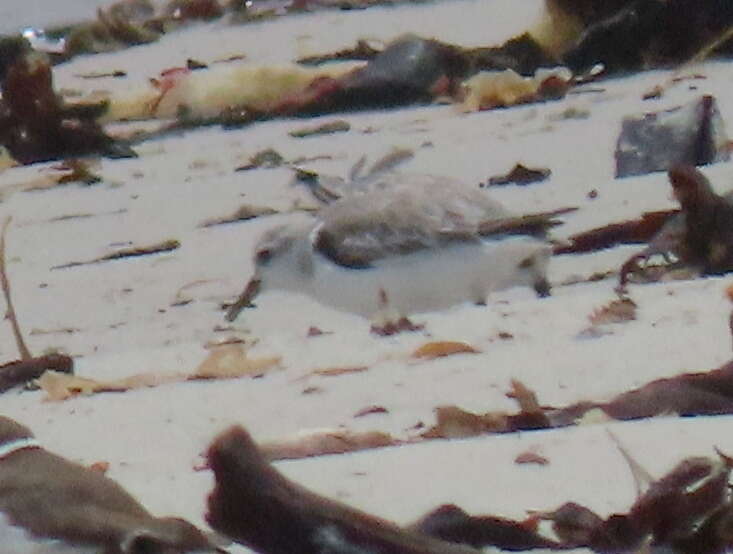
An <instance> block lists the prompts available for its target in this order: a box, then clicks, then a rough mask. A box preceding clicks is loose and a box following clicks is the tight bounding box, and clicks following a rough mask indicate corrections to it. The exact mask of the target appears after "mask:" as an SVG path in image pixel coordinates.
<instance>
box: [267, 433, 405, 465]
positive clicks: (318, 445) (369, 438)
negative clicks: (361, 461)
mask: <svg viewBox="0 0 733 554" xmlns="http://www.w3.org/2000/svg"><path fill="white" fill-rule="evenodd" d="M399 444H402V442H401V441H399V440H397V439H395V438H394V437H392V436H391V435H390V434H389V433H384V432H382V431H351V430H349V429H342V428H338V429H318V430H314V431H301V432H299V433H298V434H297V435H296V436H294V437H291V438H287V439H282V440H278V441H272V442H266V443H263V444H261V445H260V450H261V452H262V454H263V456H264V457H265V458H266V459H268V460H270V461H275V460H299V459H302V458H311V457H313V456H329V455H333V454H346V453H347V452H358V451H360V450H372V449H375V448H385V447H387V446H397V445H399Z"/></svg>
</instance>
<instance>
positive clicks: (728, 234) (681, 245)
mask: <svg viewBox="0 0 733 554" xmlns="http://www.w3.org/2000/svg"><path fill="white" fill-rule="evenodd" d="M668 176H669V180H670V183H671V185H672V191H673V193H674V196H675V198H676V199H677V201H678V202H679V203H680V207H681V213H680V214H679V215H676V216H674V217H672V218H670V219H669V220H668V222H667V223H666V224H665V225H664V226H663V227H662V229H661V230H660V231H659V232H658V233H657V234H656V235H655V236H654V238H653V239H652V240H651V241H650V242H649V246H648V247H647V248H646V249H644V250H643V251H641V252H640V253H639V254H636V255H634V256H632V257H631V258H629V259H628V260H627V261H626V262H625V263H624V264H623V266H622V267H621V271H620V276H619V286H620V288H621V289H623V288H624V287H625V286H626V284H627V283H628V282H629V280H630V278H631V277H632V276H634V275H636V274H638V273H644V272H643V271H642V268H641V267H640V264H641V263H642V262H646V261H648V260H649V259H650V258H652V257H653V256H662V257H663V258H664V259H665V260H667V261H669V262H670V263H669V264H668V265H669V267H670V269H678V268H688V269H690V270H691V272H690V273H691V274H693V275H695V274H702V275H719V274H723V273H726V272H728V271H731V270H732V269H733V195H731V194H730V193H729V194H726V195H725V196H721V195H719V194H717V193H716V192H715V191H714V190H713V188H712V186H711V184H710V181H708V179H707V177H705V175H704V174H703V173H702V172H701V171H700V170H698V169H696V168H694V167H692V166H685V165H681V166H675V167H673V168H672V169H670V170H669V172H668Z"/></svg>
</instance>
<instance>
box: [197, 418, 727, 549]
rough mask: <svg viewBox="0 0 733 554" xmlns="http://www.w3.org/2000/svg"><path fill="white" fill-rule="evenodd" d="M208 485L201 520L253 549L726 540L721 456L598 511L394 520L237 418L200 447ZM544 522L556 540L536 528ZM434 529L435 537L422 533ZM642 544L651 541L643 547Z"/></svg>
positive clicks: (721, 545)
mask: <svg viewBox="0 0 733 554" xmlns="http://www.w3.org/2000/svg"><path fill="white" fill-rule="evenodd" d="M207 457H208V466H209V467H210V468H211V469H213V471H214V475H215V478H216V486H215V488H214V491H213V492H212V493H211V495H210V496H209V513H208V514H207V520H208V522H209V523H210V524H211V526H212V527H213V528H214V529H216V530H217V531H219V532H221V533H223V534H225V535H227V536H229V537H231V538H232V539H233V540H235V541H237V542H239V543H241V544H244V545H245V546H248V547H250V548H252V549H254V550H256V551H257V552H261V553H263V554H285V553H286V552H288V553H289V552H292V549H293V547H294V545H297V548H298V551H299V552H304V553H308V554H316V553H322V552H323V551H324V549H323V543H324V542H325V541H327V544H331V545H333V546H332V547H329V552H330V551H333V552H340V553H341V552H343V553H345V552H350V553H352V552H371V551H373V550H374V549H379V550H380V551H381V552H390V553H393V554H437V553H438V552H440V553H443V554H453V553H464V554H476V553H478V552H480V550H476V549H480V548H485V547H497V548H500V549H503V550H510V551H526V550H532V549H537V548H544V549H548V550H553V551H554V550H558V551H559V550H568V549H572V548H582V547H585V548H588V549H590V550H591V551H593V552H597V553H598V554H610V553H615V554H639V553H641V552H647V551H651V552H674V553H676V554H723V553H724V552H728V551H729V549H730V547H731V545H732V543H731V538H730V533H729V531H728V530H729V522H730V521H731V518H733V495H732V494H731V491H730V488H729V485H728V481H729V478H730V473H731V467H732V464H731V459H730V458H729V457H727V456H725V455H723V454H720V453H719V455H718V457H717V458H705V457H693V458H687V459H685V460H683V461H682V462H680V463H679V464H678V465H677V466H675V467H674V468H673V469H672V470H671V471H670V472H669V473H667V474H666V475H664V476H663V477H662V478H660V479H658V480H656V481H652V482H651V484H650V486H649V488H648V489H647V491H646V492H645V493H643V494H642V495H640V496H639V498H638V499H637V500H636V502H634V504H633V505H632V506H631V508H630V509H629V511H628V512H626V513H618V514H612V515H611V516H609V517H608V518H605V519H604V518H603V517H601V516H599V515H597V514H596V513H594V512H593V511H592V510H590V509H588V508H586V507H584V506H582V505H579V504H576V503H573V502H567V503H565V504H563V505H562V506H561V507H560V508H558V509H557V510H553V511H550V512H540V513H536V512H535V513H533V514H532V515H531V516H530V517H529V518H528V519H527V520H525V521H513V520H510V519H506V518H503V517H498V516H494V515H481V516H471V515H469V514H467V513H466V512H464V511H463V510H462V509H461V508H459V507H458V506H455V505H452V504H447V505H443V506H440V507H438V508H437V509H435V510H434V511H432V512H430V513H429V514H427V515H426V516H424V517H423V518H421V519H420V520H419V521H418V522H417V523H415V524H413V525H411V526H409V527H407V528H403V529H400V528H398V527H396V526H394V525H393V524H391V523H389V522H386V521H384V520H381V519H378V518H376V517H374V516H371V515H369V514H365V513H363V512H359V511H357V510H354V509H352V508H349V507H348V506H346V505H344V504H340V503H338V502H335V501H333V500H330V499H328V498H325V497H321V496H317V495H315V494H313V493H311V492H310V491H308V490H307V489H305V488H303V487H300V486H298V485H296V484H294V483H292V482H291V481H289V480H287V479H286V478H285V477H283V476H282V475H281V474H280V473H279V472H277V470H275V469H274V468H273V467H272V466H270V465H269V464H268V463H267V457H266V456H265V454H264V453H263V451H261V450H260V449H258V447H257V446H256V445H255V443H254V442H253V440H252V438H251V437H250V435H249V434H248V433H247V432H246V431H245V430H244V429H243V428H242V427H232V428H231V429H229V430H227V431H225V432H224V433H223V434H222V435H220V436H219V437H217V438H216V439H215V440H214V442H213V443H212V444H211V446H210V447H209V450H208V454H207ZM542 520H547V521H550V522H552V529H553V531H554V534H555V536H556V539H552V538H548V537H544V536H543V535H541V534H540V533H539V532H538V524H539V523H540V522H541V521H542ZM432 537H435V538H432ZM647 548H651V550H647Z"/></svg>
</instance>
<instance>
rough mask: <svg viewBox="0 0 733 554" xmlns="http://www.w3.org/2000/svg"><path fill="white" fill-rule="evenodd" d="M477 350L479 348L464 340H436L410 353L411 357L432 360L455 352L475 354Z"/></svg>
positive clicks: (452, 354)
mask: <svg viewBox="0 0 733 554" xmlns="http://www.w3.org/2000/svg"><path fill="white" fill-rule="evenodd" d="M478 352H479V350H476V348H474V347H473V346H471V345H470V344H468V343H465V342H456V341H436V342H428V343H426V344H423V345H422V346H421V347H419V348H418V349H417V350H415V351H414V352H413V353H412V357H413V358H417V359H420V360H434V359H436V358H445V357H446V356H455V355H456V354H477V353H478Z"/></svg>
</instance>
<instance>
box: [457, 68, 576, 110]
mask: <svg viewBox="0 0 733 554" xmlns="http://www.w3.org/2000/svg"><path fill="white" fill-rule="evenodd" d="M571 77H572V75H571V74H570V72H569V71H568V70H567V69H564V68H559V69H555V70H538V71H537V72H536V73H535V76H534V77H522V76H521V75H519V74H518V73H516V72H515V71H513V70H511V69H506V70H504V71H482V72H480V73H477V74H476V75H474V76H472V77H471V78H469V79H468V80H467V81H465V82H464V83H463V85H462V86H463V103H462V105H461V107H462V109H463V110H465V111H468V112H474V111H479V110H491V109H494V108H507V107H510V106H516V105H518V104H527V103H530V102H543V101H546V100H557V99H560V98H563V97H564V96H565V94H566V93H567V91H568V89H569V88H570V86H571V82H570V79H571Z"/></svg>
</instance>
